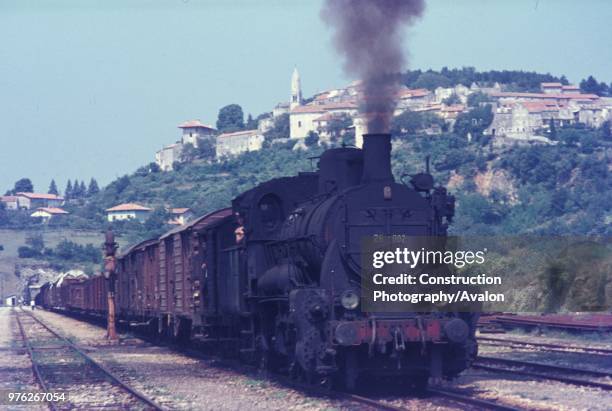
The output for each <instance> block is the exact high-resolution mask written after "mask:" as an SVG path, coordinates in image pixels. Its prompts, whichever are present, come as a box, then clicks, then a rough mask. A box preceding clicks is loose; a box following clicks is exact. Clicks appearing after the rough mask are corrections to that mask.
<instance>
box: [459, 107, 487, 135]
mask: <svg viewBox="0 0 612 411" xmlns="http://www.w3.org/2000/svg"><path fill="white" fill-rule="evenodd" d="M492 121H493V111H492V109H491V105H490V104H486V105H484V106H481V107H475V108H473V109H471V110H470V111H468V112H467V113H461V114H459V115H458V116H457V120H456V121H455V133H457V134H458V135H460V136H461V137H467V136H468V134H470V135H471V136H472V137H473V138H475V139H476V140H479V139H480V137H481V136H482V133H483V132H484V130H486V128H487V127H489V126H490V125H491V122H492Z"/></svg>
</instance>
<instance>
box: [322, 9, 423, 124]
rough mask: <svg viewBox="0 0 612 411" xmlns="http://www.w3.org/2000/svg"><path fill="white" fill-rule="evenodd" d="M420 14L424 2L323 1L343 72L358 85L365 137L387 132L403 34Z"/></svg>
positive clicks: (400, 65)
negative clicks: (360, 81) (367, 133)
mask: <svg viewBox="0 0 612 411" xmlns="http://www.w3.org/2000/svg"><path fill="white" fill-rule="evenodd" d="M424 9H425V1H424V0H326V1H325V4H324V6H323V9H322V10H321V17H322V19H323V20H324V21H325V22H326V23H327V24H329V25H330V26H331V27H332V28H333V29H334V44H335V46H336V48H337V50H338V52H340V54H342V55H343V56H344V58H345V64H344V70H345V72H346V73H347V74H349V75H351V76H356V77H358V78H359V79H361V80H362V81H363V90H362V94H361V105H360V111H361V113H362V114H363V115H364V116H365V118H366V121H367V128H368V132H369V133H382V132H388V131H389V126H390V122H391V119H392V117H393V110H394V109H395V104H396V96H397V91H398V88H399V81H398V77H397V75H398V73H400V72H401V71H402V69H404V67H405V65H406V55H405V54H404V49H405V48H404V47H403V40H404V37H405V33H404V32H405V29H406V28H407V27H409V26H410V25H412V24H413V23H414V22H415V21H416V20H417V19H418V18H419V17H420V16H421V15H422V14H423V10H424Z"/></svg>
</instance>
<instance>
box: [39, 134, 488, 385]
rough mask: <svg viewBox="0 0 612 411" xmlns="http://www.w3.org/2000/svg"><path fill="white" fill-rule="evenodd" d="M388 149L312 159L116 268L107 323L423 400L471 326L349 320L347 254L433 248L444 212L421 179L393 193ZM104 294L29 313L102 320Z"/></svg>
mask: <svg viewBox="0 0 612 411" xmlns="http://www.w3.org/2000/svg"><path fill="white" fill-rule="evenodd" d="M390 157H391V136H390V135H388V134H366V135H364V146H363V150H360V149H356V148H349V147H342V148H333V149H329V150H327V151H325V152H324V153H323V154H322V155H321V157H320V159H319V169H318V171H317V172H305V173H300V174H299V175H297V176H294V177H283V178H277V179H273V180H270V181H267V182H265V183H262V184H260V185H258V186H256V187H255V188H253V189H251V190H249V191H246V192H245V193H243V194H242V195H240V196H239V197H237V198H235V199H234V200H233V202H232V207H231V208H227V209H223V210H218V211H215V212H213V213H210V214H208V215H205V216H203V217H201V218H198V219H196V220H194V221H192V222H190V223H188V224H187V225H184V226H181V227H179V228H177V229H174V230H172V231H170V232H168V233H166V234H164V235H162V236H161V237H160V238H156V239H151V240H147V241H144V242H142V243H140V244H136V245H134V246H132V247H131V248H129V249H128V250H126V251H125V252H124V253H123V254H121V255H120V256H119V259H118V270H117V273H118V274H117V285H116V301H117V317H118V318H119V319H120V321H123V322H125V323H129V324H131V325H132V326H134V327H143V328H144V329H146V330H148V331H149V332H152V333H156V334H158V335H162V336H167V337H170V338H175V339H194V340H198V341H199V342H200V343H202V344H208V345H210V346H211V347H213V348H214V349H216V350H218V351H221V352H223V353H224V354H228V355H234V356H239V357H240V358H241V359H242V360H244V361H246V362H251V363H258V364H259V365H260V366H262V367H264V368H267V369H276V370H281V369H283V370H286V371H287V372H289V373H290V374H291V375H292V376H294V377H295V378H302V379H305V380H308V381H311V382H313V383H323V382H332V383H334V384H336V383H337V384H339V385H342V386H344V387H345V388H347V389H353V388H355V386H356V384H357V381H358V380H359V378H360V377H361V376H364V375H368V376H391V377H401V378H402V379H405V380H407V381H412V382H413V383H414V384H417V385H419V386H423V385H425V384H426V383H427V380H428V378H430V377H434V378H441V377H448V378H450V377H453V376H456V375H457V374H458V373H460V372H461V371H463V370H464V369H465V368H467V367H468V366H469V365H470V362H471V361H472V360H473V358H474V357H475V355H476V350H477V345H476V340H475V335H474V334H475V327H476V322H477V315H476V314H471V313H441V312H440V313H433V312H432V313H389V314H381V313H368V312H363V311H362V310H361V309H360V295H361V289H360V287H361V286H360V271H361V269H360V264H361V263H360V254H361V240H362V238H363V237H364V236H370V235H381V234H382V235H394V234H400V235H407V236H446V232H447V227H448V224H449V223H450V222H451V221H452V217H453V215H454V198H453V196H451V195H449V194H448V193H447V192H446V190H445V189H444V188H443V187H434V180H433V177H432V176H431V175H430V174H429V173H428V172H423V173H419V174H417V175H415V176H413V177H412V179H411V181H410V186H409V185H407V184H403V183H397V182H395V180H394V177H393V175H392V172H391V158H390ZM106 287H107V285H106V282H105V281H104V279H103V278H101V277H96V278H92V279H87V280H83V279H73V280H69V279H64V280H63V282H62V284H60V285H58V284H48V285H46V286H45V287H43V289H42V291H41V294H40V295H39V297H38V298H39V303H40V304H42V305H44V306H46V307H48V308H55V309H61V310H67V311H73V312H81V313H87V314H89V315H92V314H94V315H100V316H103V315H105V311H106V299H105V296H106Z"/></svg>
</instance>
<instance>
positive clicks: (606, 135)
mask: <svg viewBox="0 0 612 411" xmlns="http://www.w3.org/2000/svg"><path fill="white" fill-rule="evenodd" d="M610 123H611V121H610V120H606V121H604V122H603V123H602V125H601V130H600V131H601V138H603V139H604V140H606V141H611V140H612V130H611V125H610Z"/></svg>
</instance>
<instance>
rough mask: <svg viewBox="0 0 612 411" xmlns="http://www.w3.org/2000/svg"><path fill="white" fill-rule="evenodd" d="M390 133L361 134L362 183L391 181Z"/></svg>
mask: <svg viewBox="0 0 612 411" xmlns="http://www.w3.org/2000/svg"><path fill="white" fill-rule="evenodd" d="M393 181H395V180H394V179H393V173H391V134H364V135H363V178H362V182H363V183H374V182H382V183H387V182H389V183H390V182H393Z"/></svg>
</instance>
